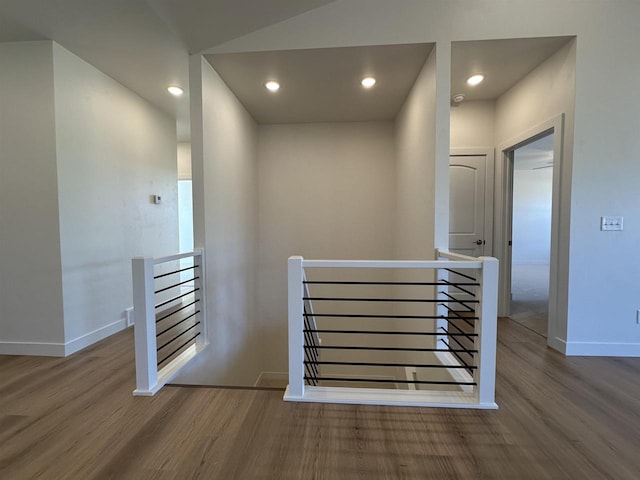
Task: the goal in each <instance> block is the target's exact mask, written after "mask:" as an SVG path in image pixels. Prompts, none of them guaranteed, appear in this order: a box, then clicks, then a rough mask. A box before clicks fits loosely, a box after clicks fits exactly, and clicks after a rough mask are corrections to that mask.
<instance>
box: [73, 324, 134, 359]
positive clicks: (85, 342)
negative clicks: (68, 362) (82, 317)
mask: <svg viewBox="0 0 640 480" xmlns="http://www.w3.org/2000/svg"><path fill="white" fill-rule="evenodd" d="M125 328H127V320H126V319H124V318H123V319H120V320H117V321H115V322H112V323H110V324H109V325H105V326H104V327H100V328H97V329H95V330H94V331H93V332H89V333H86V334H84V335H81V336H79V337H77V338H74V339H73V340H70V341H69V342H67V343H65V345H64V354H65V356H66V355H71V354H72V353H76V352H77V351H80V350H82V349H83V348H86V347H88V346H89V345H93V344H94V343H96V342H99V341H100V340H103V339H105V338H107V337H109V336H111V335H113V334H115V333H118V332H120V331H121V330H124V329H125Z"/></svg>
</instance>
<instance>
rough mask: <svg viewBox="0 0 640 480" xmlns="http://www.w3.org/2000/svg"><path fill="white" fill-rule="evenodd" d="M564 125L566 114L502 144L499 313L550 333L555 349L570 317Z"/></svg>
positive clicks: (498, 209)
mask: <svg viewBox="0 0 640 480" xmlns="http://www.w3.org/2000/svg"><path fill="white" fill-rule="evenodd" d="M563 126H564V115H563V114H561V115H558V116H557V117H554V118H552V119H550V120H548V121H546V122H544V123H542V124H540V125H537V126H536V127H533V128H531V129H529V130H527V131H526V132H524V133H522V134H521V135H519V136H518V137H516V138H514V139H513V140H512V141H510V142H508V143H505V144H502V145H499V146H498V148H497V152H499V154H500V158H501V160H500V161H498V162H496V178H500V179H502V180H501V181H500V184H499V188H498V190H497V192H496V193H497V195H496V217H495V218H496V221H497V225H496V236H495V237H494V243H495V246H496V248H495V256H497V257H498V259H499V260H500V279H499V294H498V314H499V315H500V316H502V317H510V318H512V319H514V320H515V321H520V323H523V324H524V325H525V326H527V327H529V328H530V329H532V330H533V331H535V332H537V333H539V334H541V335H543V336H545V337H546V338H547V344H548V345H549V346H551V347H552V348H555V349H560V348H559V347H560V345H559V342H558V340H557V339H558V333H560V332H562V330H563V328H565V325H564V322H566V318H564V317H563V316H562V315H560V310H559V303H558V301H559V296H558V295H559V294H558V288H559V286H560V281H559V277H558V275H559V268H560V261H559V256H558V250H559V246H560V224H559V221H560V210H561V205H560V203H561V198H562V194H561V172H562V144H563ZM527 157H529V158H527ZM534 158H537V159H536V160H534ZM534 169H535V170H534ZM534 178H537V180H538V181H537V182H536V180H533V179H534ZM543 179H544V181H543ZM549 181H550V183H549ZM549 194H550V196H549ZM543 225H544V226H543ZM516 244H517V245H516ZM547 252H548V253H547ZM547 256H548V260H546V257H547ZM545 327H546V328H545Z"/></svg>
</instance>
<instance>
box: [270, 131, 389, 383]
mask: <svg viewBox="0 0 640 480" xmlns="http://www.w3.org/2000/svg"><path fill="white" fill-rule="evenodd" d="M258 138H259V142H258V146H259V150H258V151H259V197H258V203H259V216H258V218H259V221H258V225H259V228H258V232H259V235H258V239H259V268H258V272H259V277H258V281H259V283H258V287H259V288H258V312H259V319H260V325H261V327H260V332H261V338H262V340H263V346H264V359H263V370H264V371H272V372H284V371H287V348H288V347H287V258H288V257H289V256H291V255H302V256H303V257H305V258H309V259H389V258H392V257H393V215H394V206H395V197H394V192H395V188H394V128H393V124H392V123H391V122H367V123H356V122H354V123H316V124H300V125H269V126H267V125H265V126H260V127H259V137H258ZM333 280H335V278H333Z"/></svg>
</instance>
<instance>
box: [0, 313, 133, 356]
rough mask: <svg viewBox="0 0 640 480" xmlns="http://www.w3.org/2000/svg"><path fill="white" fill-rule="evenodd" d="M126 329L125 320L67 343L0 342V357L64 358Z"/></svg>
mask: <svg viewBox="0 0 640 480" xmlns="http://www.w3.org/2000/svg"><path fill="white" fill-rule="evenodd" d="M126 327H127V321H126V320H125V319H121V320H117V321H115V322H113V323H110V324H109V325H105V326H104V327H100V328H98V329H96V330H94V331H93V332H89V333H87V334H85V335H82V336H80V337H78V338H74V339H73V340H70V341H68V342H67V343H46V342H3V341H0V355H33V356H41V357H66V356H67V355H71V354H72V353H75V352H77V351H79V350H82V349H83V348H85V347H88V346H89V345H92V344H94V343H96V342H99V341H100V340H102V339H104V338H107V337H109V336H111V335H113V334H114V333H118V332H119V331H120V330H124V329H125V328H126Z"/></svg>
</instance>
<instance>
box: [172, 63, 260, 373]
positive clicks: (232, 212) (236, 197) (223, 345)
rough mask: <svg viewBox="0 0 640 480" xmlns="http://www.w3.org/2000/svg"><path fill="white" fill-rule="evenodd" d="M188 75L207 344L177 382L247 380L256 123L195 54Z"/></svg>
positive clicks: (252, 340) (256, 346)
mask: <svg viewBox="0 0 640 480" xmlns="http://www.w3.org/2000/svg"><path fill="white" fill-rule="evenodd" d="M190 76H191V88H190V96H191V102H192V103H191V105H192V127H193V130H192V138H191V142H192V151H191V154H192V163H193V195H194V229H195V244H196V247H204V248H205V249H206V282H207V305H206V307H207V318H208V329H209V340H210V342H211V345H210V346H209V348H208V349H207V350H206V354H204V355H201V356H200V357H199V358H198V359H197V360H196V361H195V362H194V364H193V365H192V366H191V367H190V368H189V371H188V372H186V373H185V374H184V375H181V376H180V378H179V379H178V381H181V382H185V383H204V384H218V385H249V384H252V383H253V382H254V381H255V380H256V378H257V376H258V374H259V372H260V371H261V368H260V361H261V354H260V343H259V336H258V330H257V328H256V324H257V322H256V319H255V300H256V286H255V283H256V282H255V277H256V225H257V217H256V206H257V190H258V181H257V180H258V174H257V167H256V161H257V153H256V144H257V133H256V124H255V122H254V121H253V119H252V118H251V116H250V115H249V114H248V113H247V112H246V110H245V109H244V107H243V106H242V105H241V104H240V102H239V101H238V100H237V99H236V97H235V96H234V95H233V93H231V91H230V90H229V88H228V87H227V86H226V85H225V84H224V82H223V81H222V79H221V78H220V77H219V76H218V74H217V73H216V72H215V71H214V70H213V68H211V65H209V63H208V62H207V61H206V60H204V59H202V58H201V57H200V56H198V55H196V56H193V57H192V58H191V63H190Z"/></svg>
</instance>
